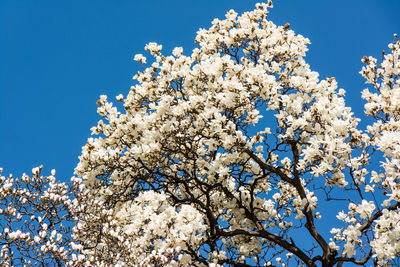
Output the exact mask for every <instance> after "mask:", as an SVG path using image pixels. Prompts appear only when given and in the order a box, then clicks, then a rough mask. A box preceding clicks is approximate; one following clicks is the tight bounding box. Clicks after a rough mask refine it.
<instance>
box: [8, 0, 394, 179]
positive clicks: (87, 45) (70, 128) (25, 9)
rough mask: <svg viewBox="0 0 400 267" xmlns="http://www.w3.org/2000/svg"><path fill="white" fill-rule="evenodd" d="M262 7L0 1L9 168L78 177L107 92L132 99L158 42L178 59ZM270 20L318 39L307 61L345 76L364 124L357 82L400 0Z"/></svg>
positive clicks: (289, 6)
mask: <svg viewBox="0 0 400 267" xmlns="http://www.w3.org/2000/svg"><path fill="white" fill-rule="evenodd" d="M255 3H256V1H243V0H230V1H225V0H223V1H209V0H206V1H205V0H203V1H190V0H185V1H183V0H182V1H161V0H159V1H133V0H131V1H127V0H115V1H111V0H109V1H104V0H103V1H102V0H98V1H89V0H87V1H78V0H72V1H64V0H57V1H54V0H52V1H45V0H31V1H27V0H15V1H10V0H1V1H0V125H1V128H0V129H1V130H0V152H1V153H0V166H1V167H4V173H5V174H8V173H13V174H14V175H18V176H19V175H21V174H22V173H23V172H30V170H31V169H32V167H35V166H37V165H40V164H43V165H44V166H45V173H47V174H49V173H50V170H51V169H53V168H54V169H56V170H57V173H58V175H57V176H58V177H59V178H62V179H69V178H70V177H71V176H72V175H73V169H74V167H75V165H76V164H77V162H78V156H79V154H80V151H81V147H82V146H83V145H84V144H85V142H86V140H87V138H88V137H89V136H90V130H89V129H90V127H92V126H93V125H95V124H96V122H97V120H98V119H99V118H100V117H99V116H98V115H97V114H96V107H97V106H96V104H95V103H96V101H97V99H98V97H99V95H101V94H106V95H108V96H109V97H110V98H114V97H115V96H116V95H118V94H119V93H122V94H124V95H126V93H127V92H128V91H129V88H130V86H131V85H132V84H133V83H134V82H133V80H132V76H133V75H134V74H135V73H136V72H137V70H139V67H140V66H139V65H138V64H137V63H135V62H134V61H133V60H132V58H133V56H134V55H135V54H136V53H143V47H144V45H145V44H146V43H148V42H150V41H155V42H158V43H160V44H163V46H164V52H165V53H170V52H171V50H172V49H173V47H175V46H182V47H183V48H184V53H185V52H186V53H189V52H190V51H191V49H192V48H193V47H194V42H193V40H194V37H195V33H196V31H197V30H198V29H199V28H201V27H202V28H208V27H209V26H210V23H211V21H212V19H213V18H215V17H218V18H223V17H224V15H225V13H226V11H228V10H229V9H231V8H233V9H234V10H236V11H237V12H239V13H241V12H243V11H247V10H252V9H253V8H254V4H255ZM274 5H275V7H274V8H273V9H272V11H271V13H270V19H271V20H273V21H274V22H275V23H276V24H279V25H283V24H285V23H286V22H290V24H291V27H292V28H293V29H294V30H295V31H296V33H299V34H302V35H304V36H306V37H308V38H309V39H310V40H311V45H310V47H309V49H310V51H309V53H308V56H307V60H308V62H309V63H310V64H311V67H312V69H313V70H316V71H318V72H319V73H320V75H321V78H325V77H332V76H334V77H336V78H337V80H338V82H339V86H340V87H342V88H344V89H346V90H347V96H346V99H347V103H348V105H349V106H351V107H352V108H353V110H354V112H355V113H356V114H357V115H358V116H361V117H362V101H361V98H360V92H361V90H362V89H364V88H365V85H364V84H363V80H362V78H361V76H360V75H359V74H358V72H359V71H360V69H361V67H362V63H361V61H360V59H361V58H362V57H363V56H364V55H373V56H380V51H382V49H386V47H387V44H388V43H389V42H391V41H392V40H393V34H394V33H396V32H397V33H399V34H400V16H399V14H400V1H396V0H392V1H389V0H380V1H377V0H375V1H368V0H352V1H348V0H347V1H345V0H336V1H320V0H312V1H311V0H303V1H294V0H293V1H290V0H276V1H275V2H274Z"/></svg>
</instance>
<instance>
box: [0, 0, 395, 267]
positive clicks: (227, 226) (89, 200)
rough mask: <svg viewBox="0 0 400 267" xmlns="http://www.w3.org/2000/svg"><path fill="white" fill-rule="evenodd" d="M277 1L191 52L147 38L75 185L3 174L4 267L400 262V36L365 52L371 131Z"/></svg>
mask: <svg viewBox="0 0 400 267" xmlns="http://www.w3.org/2000/svg"><path fill="white" fill-rule="evenodd" d="M270 7H272V4H271V2H268V3H267V4H257V5H256V9H255V10H254V11H251V12H245V13H244V14H242V15H240V16H239V15H238V14H237V13H236V12H234V11H233V10H230V11H229V12H228V13H227V14H226V18H225V19H224V20H219V19H215V20H214V21H213V22H212V27H211V28H210V29H208V30H205V29H201V30H199V31H198V33H197V37H196V40H195V41H196V44H197V45H198V47H197V48H195V49H194V50H193V51H192V52H191V53H190V55H187V56H186V55H184V53H183V49H182V48H181V47H177V48H175V49H174V50H173V51H172V55H165V54H164V53H163V52H162V46H161V45H159V44H156V43H149V44H148V45H146V47H145V50H146V51H148V52H149V53H150V54H151V59H147V58H146V57H145V56H143V55H142V54H138V55H136V56H135V57H134V59H135V60H136V61H138V62H140V63H141V64H142V66H143V70H142V71H141V72H139V73H138V74H136V75H135V77H134V79H135V80H136V81H137V83H136V85H134V86H132V87H131V90H130V91H129V93H128V94H127V95H126V96H125V97H124V96H123V95H119V96H117V101H118V102H121V104H117V106H115V105H114V104H113V103H112V102H110V101H108V99H107V97H106V96H104V95H103V96H101V97H100V99H99V101H98V102H97V104H98V105H99V107H98V113H99V114H100V115H101V116H102V117H103V120H100V121H99V122H98V124H97V126H95V127H93V128H92V133H93V134H94V135H95V137H94V138H89V140H88V142H87V144H86V145H85V146H84V147H83V151H82V155H81V156H80V162H79V164H78V166H77V167H76V169H75V172H76V175H77V177H78V178H73V180H72V183H71V185H66V184H63V183H57V182H56V181H55V177H54V173H53V174H52V175H51V176H49V177H42V176H40V169H34V170H33V177H32V178H30V177H28V176H27V175H24V176H23V177H21V178H20V179H18V178H17V179H14V178H13V177H9V178H5V177H2V178H1V184H0V186H1V187H0V199H1V209H0V216H4V218H6V220H3V219H2V220H1V221H0V222H1V225H0V230H1V233H0V242H1V244H2V246H3V247H2V249H1V255H0V257H1V259H2V262H6V263H7V264H11V265H13V264H25V263H26V262H29V261H30V262H31V263H32V264H48V263H50V262H51V263H54V264H58V265H60V266H62V265H65V264H66V265H86V266H190V265H193V266H225V265H230V266H297V265H300V266H301V265H305V266H333V265H337V266H342V264H344V263H346V262H351V263H352V264H358V265H365V264H375V265H379V266H386V265H390V264H391V265H399V264H400V262H399V256H400V204H399V203H400V186H399V184H400V183H399V182H400V181H399V179H400V169H399V166H400V79H399V76H400V41H399V40H398V39H397V36H395V40H394V42H393V43H392V44H390V45H389V49H390V51H389V52H388V53H387V54H386V53H384V54H383V56H382V61H381V62H380V63H378V61H377V60H376V59H375V58H372V57H364V58H363V59H362V61H363V62H364V63H365V66H364V67H363V69H362V71H361V75H362V76H363V77H364V78H365V79H366V82H367V84H369V85H370V86H369V88H368V89H365V90H364V91H363V92H362V98H363V99H365V100H366V104H365V114H366V115H367V116H370V117H371V120H370V121H372V124H371V125H368V126H367V127H366V129H365V130H364V129H362V127H360V126H359V122H360V119H358V118H356V117H355V116H354V114H353V112H352V111H351V108H350V107H347V106H346V104H345V99H344V95H345V90H344V89H339V88H338V84H337V81H336V80H335V78H327V79H320V78H319V75H318V73H317V72H315V71H312V70H311V69H310V66H309V64H307V62H306V61H305V58H304V57H305V55H306V51H307V45H308V44H309V40H308V39H307V38H305V37H303V36H301V35H296V34H295V33H294V32H293V30H291V29H290V26H289V24H286V25H284V26H276V25H275V24H274V23H272V22H271V21H269V20H268V19H267V16H268V11H269V8H270ZM146 64H148V65H146ZM146 66H147V67H146ZM118 105H120V106H122V105H123V108H122V110H123V111H120V110H121V109H118V108H117V107H118ZM22 183H23V184H22ZM327 207H330V208H327ZM335 209H337V211H335ZM332 212H337V216H336V217H334V216H333V217H332ZM324 218H330V219H329V220H326V221H324V222H323V223H321V221H322V220H324ZM32 223H33V224H32ZM327 225H328V226H329V230H327V229H328V228H327V227H328V226H327ZM67 226H68V227H70V226H74V227H73V230H71V231H69V230H68V229H69V228H67Z"/></svg>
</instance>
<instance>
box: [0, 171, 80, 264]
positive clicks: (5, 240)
mask: <svg viewBox="0 0 400 267" xmlns="http://www.w3.org/2000/svg"><path fill="white" fill-rule="evenodd" d="M41 169H42V166H40V167H37V168H33V170H32V176H29V175H27V174H23V175H22V177H20V178H15V177H13V176H12V175H10V176H9V177H5V176H0V244H1V250H0V261H1V265H2V266H6V265H7V266H20V265H23V266H31V265H57V266H61V265H62V264H64V265H71V266H73V265H75V264H79V262H83V260H84V257H83V255H81V254H80V250H79V248H78V249H77V248H76V247H73V242H72V240H71V230H70V228H71V227H72V226H73V224H74V221H75V220H76V217H75V216H76V214H77V213H76V208H75V207H76V206H77V202H76V200H72V199H73V196H72V194H73V192H74V190H73V189H72V188H76V189H77V190H78V188H77V187H78V184H75V185H72V186H71V187H69V186H68V185H67V184H65V183H59V182H56V178H55V171H54V170H53V171H52V172H51V173H52V174H51V176H47V177H44V176H41V175H40V172H41ZM1 172H2V169H0V175H1ZM73 258H74V259H75V260H73Z"/></svg>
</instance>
